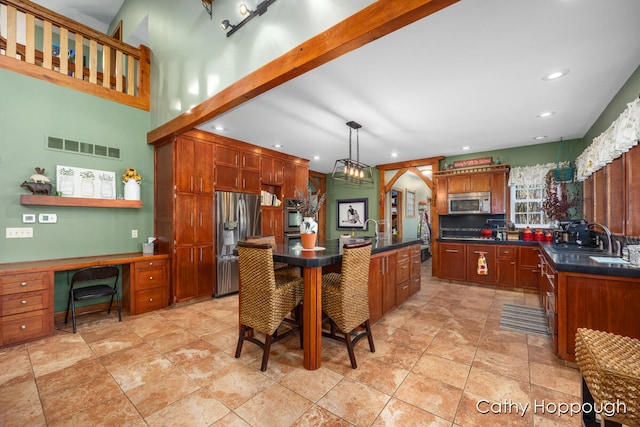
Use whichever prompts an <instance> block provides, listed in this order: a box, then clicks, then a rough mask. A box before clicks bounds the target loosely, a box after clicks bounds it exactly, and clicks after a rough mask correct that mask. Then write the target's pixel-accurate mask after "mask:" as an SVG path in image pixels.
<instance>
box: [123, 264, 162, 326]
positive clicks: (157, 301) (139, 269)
mask: <svg viewBox="0 0 640 427" xmlns="http://www.w3.org/2000/svg"><path fill="white" fill-rule="evenodd" d="M122 276H123V277H122V306H123V307H124V308H125V309H126V310H128V311H129V314H132V315H135V314H141V313H146V312H149V311H153V310H158V309H160V308H164V307H167V305H168V303H169V286H170V283H169V277H170V272H169V260H165V259H162V260H153V261H140V262H136V263H133V264H132V265H131V266H130V267H129V268H128V269H123V271H122Z"/></svg>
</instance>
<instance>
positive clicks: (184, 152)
mask: <svg viewBox="0 0 640 427" xmlns="http://www.w3.org/2000/svg"><path fill="white" fill-rule="evenodd" d="M213 150H214V146H213V144H211V143H209V142H203V141H199V140H197V139H195V138H189V137H186V136H181V137H180V143H179V149H176V160H175V164H176V175H175V190H176V191H178V192H187V193H211V192H212V191H213Z"/></svg>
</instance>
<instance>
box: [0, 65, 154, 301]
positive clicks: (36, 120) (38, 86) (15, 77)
mask: <svg viewBox="0 0 640 427" xmlns="http://www.w3.org/2000/svg"><path fill="white" fill-rule="evenodd" d="M0 93H2V102H1V103H0V129H1V132H0V200H2V203H1V204H0V230H2V233H4V230H5V228H6V227H23V226H29V227H33V238H31V239H5V238H4V236H3V237H2V244H0V263H7V262H15V261H30V260H38V259H47V258H66V257H76V256H85V255H98V254H108V253H122V252H139V251H141V250H142V248H141V243H142V241H146V237H147V236H152V235H153V181H154V180H153V147H150V146H148V145H147V144H146V133H147V132H148V131H149V113H148V112H145V111H142V110H139V109H135V108H131V107H127V106H124V105H121V104H118V103H115V102H110V101H106V100H103V99H102V98H98V97H95V96H91V95H86V94H84V93H81V92H79V91H75V90H70V89H66V88H63V87H61V86H58V85H54V84H51V83H47V82H44V81H41V80H38V79H34V78H31V77H26V76H23V75H20V74H17V73H14V72H11V71H6V70H2V69H0ZM46 135H51V136H57V137H62V138H69V139H73V140H77V141H85V142H90V143H96V144H104V145H107V146H112V147H119V148H120V149H121V157H122V160H110V159H102V158H98V157H91V156H85V155H79V154H73V153H65V152H58V151H52V150H48V149H46V148H45V137H46ZM58 164H60V165H65V166H76V167H84V168H92V169H100V170H107V171H115V172H116V192H117V194H118V193H119V194H122V193H123V185H122V183H121V182H120V181H119V177H120V176H121V175H122V173H123V172H124V169H126V168H127V167H130V166H131V167H136V168H137V169H138V171H139V172H140V173H141V174H142V177H143V183H142V187H141V199H142V205H143V208H142V209H113V208H85V207H45V206H22V205H20V195H21V194H30V192H29V191H27V190H26V189H24V188H21V187H20V184H21V183H22V181H24V180H28V179H29V177H30V176H31V174H33V173H35V171H34V168H35V167H36V166H38V167H42V168H45V170H46V172H45V175H46V176H47V177H49V179H50V180H51V182H52V183H54V184H55V180H56V179H55V175H56V173H55V171H56V165H58ZM25 213H32V214H36V217H37V214H40V213H55V214H57V215H58V222H57V223H56V224H39V223H37V222H36V223H35V224H23V223H22V215H23V214H25ZM132 229H137V230H138V232H139V236H140V238H138V239H132V238H131V230H132ZM60 281H62V285H61V284H60V283H59V282H60ZM64 283H66V275H60V274H58V275H56V290H55V291H56V292H55V299H56V306H55V307H56V311H58V310H61V309H63V308H64V307H65V306H66V300H65V299H66V292H67V288H66V285H64Z"/></svg>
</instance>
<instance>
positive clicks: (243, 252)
mask: <svg viewBox="0 0 640 427" xmlns="http://www.w3.org/2000/svg"><path fill="white" fill-rule="evenodd" d="M238 266H239V270H240V287H239V299H240V301H239V303H240V333H239V336H238V345H237V347H236V358H239V357H240V354H241V353H242V344H243V343H244V341H250V342H252V343H254V344H256V345H258V346H259V347H261V348H262V349H263V354H262V365H261V367H260V369H261V370H262V371H266V370H267V363H268V362H269V351H270V349H271V344H272V343H274V342H277V341H279V340H281V339H283V338H286V337H288V336H289V335H291V334H293V333H295V332H298V333H300V347H302V315H301V309H300V308H301V306H300V303H301V302H302V296H303V292H304V290H303V285H304V282H303V280H302V278H301V277H294V276H291V275H282V276H276V274H275V272H274V270H273V253H272V249H271V245H270V244H267V243H253V242H246V241H243V242H238ZM294 309H295V311H296V316H295V320H293V319H288V318H287V316H288V315H289V313H291V312H292V311H293V310H294ZM285 321H286V322H287V323H288V324H290V326H291V327H290V329H289V330H287V331H285V332H284V333H278V328H279V327H280V325H282V324H283V322H285ZM253 331H257V332H261V333H263V334H264V335H265V339H264V342H262V341H260V340H259V339H258V338H256V337H255V336H254V335H253Z"/></svg>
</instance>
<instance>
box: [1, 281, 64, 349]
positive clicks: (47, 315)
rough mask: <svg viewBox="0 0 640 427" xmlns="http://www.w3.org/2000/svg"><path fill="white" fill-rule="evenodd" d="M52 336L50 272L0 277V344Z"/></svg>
mask: <svg viewBox="0 0 640 427" xmlns="http://www.w3.org/2000/svg"><path fill="white" fill-rule="evenodd" d="M49 335H53V274H52V273H48V272H42V273H28V274H6V275H1V276H0V346H2V345H5V344H16V343H21V342H26V341H29V340H32V339H36V338H41V337H46V336H49Z"/></svg>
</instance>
